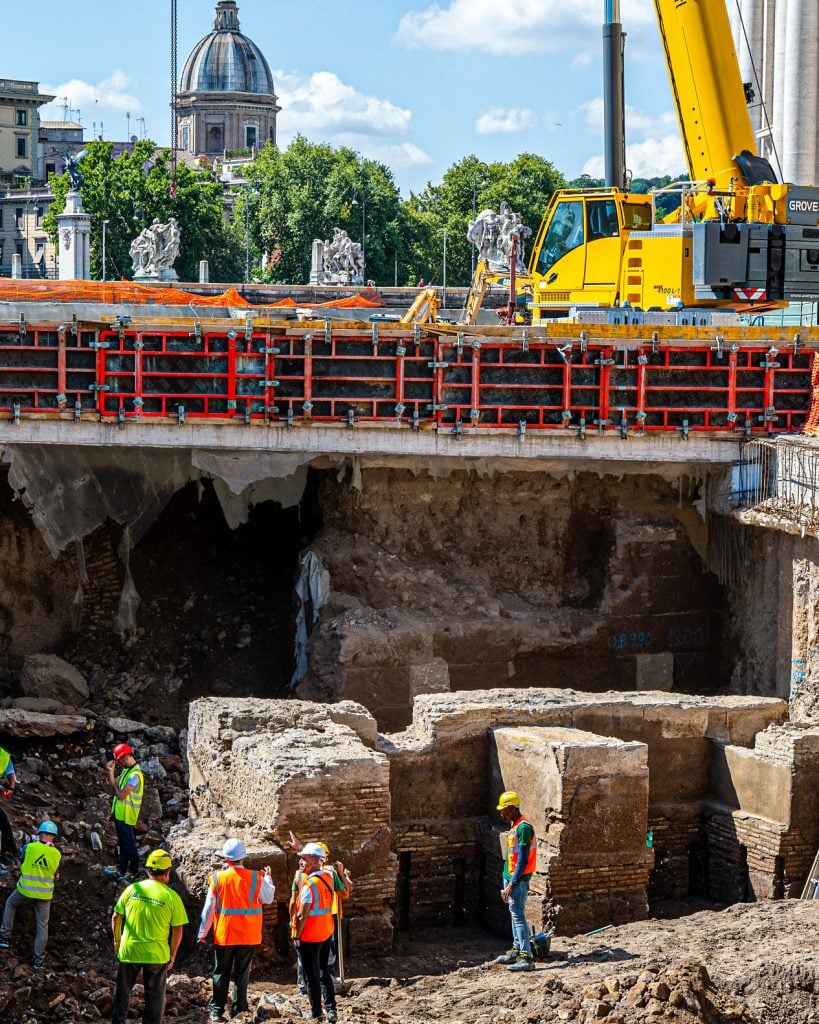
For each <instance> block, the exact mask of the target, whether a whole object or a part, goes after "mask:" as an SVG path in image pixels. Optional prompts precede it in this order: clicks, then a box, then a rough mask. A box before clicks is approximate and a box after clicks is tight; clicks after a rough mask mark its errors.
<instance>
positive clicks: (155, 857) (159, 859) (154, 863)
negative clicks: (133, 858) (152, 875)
mask: <svg viewBox="0 0 819 1024" xmlns="http://www.w3.org/2000/svg"><path fill="white" fill-rule="evenodd" d="M170 866H171V855H170V854H169V853H168V851H167V850H151V852H150V853H149V854H148V859H147V860H146V861H145V867H146V868H150V869H151V870H152V871H167V870H168V868H169V867H170Z"/></svg>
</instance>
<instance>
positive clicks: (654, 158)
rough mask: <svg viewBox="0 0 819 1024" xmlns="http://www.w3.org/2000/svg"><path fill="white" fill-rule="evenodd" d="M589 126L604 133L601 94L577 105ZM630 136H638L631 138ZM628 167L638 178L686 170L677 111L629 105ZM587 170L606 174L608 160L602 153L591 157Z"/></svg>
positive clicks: (600, 176)
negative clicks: (658, 111) (653, 110)
mask: <svg viewBox="0 0 819 1024" xmlns="http://www.w3.org/2000/svg"><path fill="white" fill-rule="evenodd" d="M577 110H578V112H579V113H580V114H581V116H582V117H583V120H584V122H585V125H586V128H587V129H588V130H589V131H590V132H593V133H594V134H595V135H596V136H597V137H598V138H602V136H603V99H602V97H600V96H598V97H596V98H595V99H593V100H589V101H588V102H587V103H583V104H581V105H580V106H579V107H578V108H577ZM628 140H634V141H633V142H630V143H629V141H628ZM626 167H627V168H628V169H629V170H630V171H631V173H632V174H633V176H634V177H635V178H656V177H660V176H662V175H664V174H682V173H683V172H684V171H685V154H684V153H683V147H682V142H681V141H680V132H679V128H678V127H677V117H676V115H675V114H674V112H673V111H670V110H666V111H663V112H662V113H661V114H647V113H646V112H645V111H643V110H638V109H637V108H636V107H631V106H628V105H626ZM582 173H583V174H589V175H591V177H592V178H602V177H603V176H604V174H605V164H604V160H603V157H602V156H593V157H590V158H589V159H588V160H587V161H586V163H585V164H584V165H583V171H582Z"/></svg>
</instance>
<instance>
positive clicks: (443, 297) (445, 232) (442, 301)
mask: <svg viewBox="0 0 819 1024" xmlns="http://www.w3.org/2000/svg"><path fill="white" fill-rule="evenodd" d="M448 233H449V232H448V231H447V229H446V228H444V290H443V295H442V296H441V308H442V309H446V239H447V234H448Z"/></svg>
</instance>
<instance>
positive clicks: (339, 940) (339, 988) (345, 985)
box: [336, 914, 353, 996]
mask: <svg viewBox="0 0 819 1024" xmlns="http://www.w3.org/2000/svg"><path fill="white" fill-rule="evenodd" d="M336 921H337V928H336V953H337V955H338V982H337V984H336V992H337V993H338V994H339V995H340V996H346V995H347V994H348V993H349V991H350V989H351V988H352V987H353V983H352V982H351V981H347V979H346V978H345V977H344V936H343V934H342V927H341V922H342V917H341V915H340V914H339V916H338V917H337V918H336Z"/></svg>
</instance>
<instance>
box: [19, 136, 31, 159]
mask: <svg viewBox="0 0 819 1024" xmlns="http://www.w3.org/2000/svg"><path fill="white" fill-rule="evenodd" d="M17 156H18V157H26V156H28V139H27V138H25V136H22V135H18V136H17Z"/></svg>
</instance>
